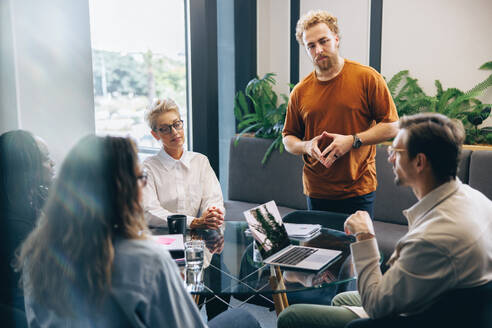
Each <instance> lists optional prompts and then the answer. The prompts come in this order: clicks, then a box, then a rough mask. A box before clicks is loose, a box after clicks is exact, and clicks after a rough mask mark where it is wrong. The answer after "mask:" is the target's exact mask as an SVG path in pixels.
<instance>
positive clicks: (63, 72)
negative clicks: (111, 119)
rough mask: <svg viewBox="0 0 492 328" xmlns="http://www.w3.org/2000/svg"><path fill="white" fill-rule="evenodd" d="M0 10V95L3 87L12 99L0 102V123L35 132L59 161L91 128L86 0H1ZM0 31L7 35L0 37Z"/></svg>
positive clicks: (92, 126) (89, 56)
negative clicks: (0, 44)
mask: <svg viewBox="0 0 492 328" xmlns="http://www.w3.org/2000/svg"><path fill="white" fill-rule="evenodd" d="M4 6H6V7H9V8H8V11H5V10H4ZM7 12H8V13H7ZM1 14H2V16H1V17H2V23H1V24H2V58H3V55H4V54H6V58H7V59H6V60H4V59H2V61H1V62H0V64H1V72H2V75H1V77H0V79H1V81H2V84H1V85H2V98H3V93H4V92H5V91H4V86H6V89H5V90H8V93H9V97H12V96H13V95H15V98H11V99H10V100H9V101H4V100H3V99H2V101H1V102H0V106H1V107H0V113H1V116H0V117H2V121H3V117H4V116H5V115H7V116H9V117H10V119H9V120H8V122H7V121H6V122H7V123H4V122H2V125H1V126H0V128H1V129H2V132H4V131H6V130H10V129H17V128H21V129H26V130H29V131H31V132H33V133H34V134H36V135H39V136H41V137H42V138H44V139H45V140H46V142H47V143H48V145H49V148H50V151H51V152H52V154H53V157H54V159H55V160H56V161H58V162H61V160H62V159H63V157H64V155H65V154H66V153H67V152H68V150H69V149H70V148H71V147H72V146H73V144H75V143H76V142H77V140H79V139H80V138H81V137H82V136H84V135H86V134H88V133H91V132H94V97H93V86H92V61H91V58H92V57H91V43H90V28H89V6H88V2H87V0H72V1H66V0H43V1H36V0H2V11H1ZM4 17H6V18H7V19H6V20H5V21H4V19H3V18H4ZM5 25H7V26H6V31H8V32H4V27H5ZM4 33H9V36H10V37H8V38H6V39H5V40H4V39H3V37H4ZM12 65H14V66H13V67H12ZM4 72H5V74H4ZM12 99H15V101H13V100H12ZM14 114H15V115H14ZM12 117H14V118H15V117H17V119H12Z"/></svg>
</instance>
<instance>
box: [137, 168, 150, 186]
mask: <svg viewBox="0 0 492 328" xmlns="http://www.w3.org/2000/svg"><path fill="white" fill-rule="evenodd" d="M148 177H149V175H148V174H147V172H146V171H143V172H142V174H140V175H137V180H138V181H140V183H141V184H142V187H145V186H146V185H147V179H148Z"/></svg>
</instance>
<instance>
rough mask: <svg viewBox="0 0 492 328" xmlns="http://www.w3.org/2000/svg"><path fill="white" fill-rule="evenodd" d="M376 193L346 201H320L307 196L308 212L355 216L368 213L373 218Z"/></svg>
mask: <svg viewBox="0 0 492 328" xmlns="http://www.w3.org/2000/svg"><path fill="white" fill-rule="evenodd" d="M375 199H376V194H375V192H374V191H373V192H370V193H368V194H365V195H362V196H356V197H351V198H346V199H335V200H334V199H319V198H311V197H309V196H306V200H307V207H308V210H316V211H330V212H338V213H347V214H353V213H355V212H356V211H366V212H368V213H369V215H370V216H371V218H373V215H374V200H375Z"/></svg>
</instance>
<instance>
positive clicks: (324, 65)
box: [314, 56, 333, 71]
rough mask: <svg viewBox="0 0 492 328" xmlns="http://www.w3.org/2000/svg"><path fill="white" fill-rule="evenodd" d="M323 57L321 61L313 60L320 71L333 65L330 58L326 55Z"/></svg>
mask: <svg viewBox="0 0 492 328" xmlns="http://www.w3.org/2000/svg"><path fill="white" fill-rule="evenodd" d="M324 57H325V58H324V59H323V60H321V61H318V60H317V59H315V60H314V65H315V66H316V67H317V68H318V69H319V70H320V71H327V70H329V69H330V68H332V67H333V63H332V62H331V60H330V58H329V57H327V56H324Z"/></svg>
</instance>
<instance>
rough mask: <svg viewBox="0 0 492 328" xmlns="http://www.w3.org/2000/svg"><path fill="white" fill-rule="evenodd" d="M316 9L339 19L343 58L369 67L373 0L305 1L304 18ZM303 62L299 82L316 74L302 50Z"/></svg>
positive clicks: (302, 13)
mask: <svg viewBox="0 0 492 328" xmlns="http://www.w3.org/2000/svg"><path fill="white" fill-rule="evenodd" d="M388 2H389V1H388ZM385 3H386V2H385ZM315 9H322V10H327V11H329V12H330V13H332V14H333V15H335V16H336V17H337V18H338V27H339V29H340V36H341V39H340V55H341V56H342V57H344V58H347V59H350V60H354V61H356V62H359V63H361V64H364V65H369V22H370V17H371V15H370V13H371V7H370V0H301V12H300V16H301V17H302V15H304V14H305V13H307V12H308V11H310V10H315ZM299 62H300V64H299V79H302V78H303V77H305V76H306V75H308V74H309V73H311V72H312V70H313V64H312V62H311V61H310V60H309V57H308V56H307V54H306V50H305V49H304V48H302V47H299Z"/></svg>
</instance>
